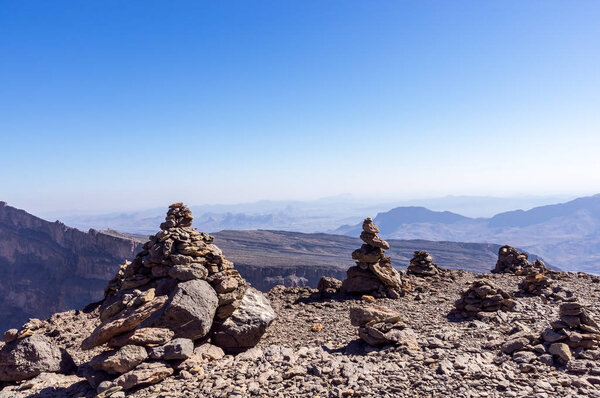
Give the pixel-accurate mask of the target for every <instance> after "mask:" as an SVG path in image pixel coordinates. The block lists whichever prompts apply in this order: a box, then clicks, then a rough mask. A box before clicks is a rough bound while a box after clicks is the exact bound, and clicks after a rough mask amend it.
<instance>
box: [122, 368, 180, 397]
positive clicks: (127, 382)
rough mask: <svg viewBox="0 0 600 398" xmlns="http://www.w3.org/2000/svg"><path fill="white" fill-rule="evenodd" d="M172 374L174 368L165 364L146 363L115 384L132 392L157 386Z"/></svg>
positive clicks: (124, 375) (123, 376) (123, 375)
mask: <svg viewBox="0 0 600 398" xmlns="http://www.w3.org/2000/svg"><path fill="white" fill-rule="evenodd" d="M172 374H173V368H171V367H170V366H169V365H168V364H167V363H165V362H144V363H141V364H140V365H138V366H137V367H136V368H135V369H133V370H130V371H129V372H127V373H125V374H122V375H121V376H119V377H118V378H117V379H115V384H116V385H118V386H121V387H123V390H130V389H132V388H136V387H141V386H147V385H150V384H156V383H158V382H161V381H163V380H164V379H166V378H167V377H169V376H171V375H172Z"/></svg>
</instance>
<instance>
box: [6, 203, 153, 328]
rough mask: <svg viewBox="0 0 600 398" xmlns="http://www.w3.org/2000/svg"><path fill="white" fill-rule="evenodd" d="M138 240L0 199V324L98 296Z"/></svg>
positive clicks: (81, 303)
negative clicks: (64, 221) (68, 223)
mask: <svg viewBox="0 0 600 398" xmlns="http://www.w3.org/2000/svg"><path fill="white" fill-rule="evenodd" d="M140 246H141V245H140V244H139V243H138V242H135V241H134V240H132V239H130V238H123V237H121V238H118V237H114V236H111V235H109V234H105V233H102V232H99V231H94V230H90V231H89V232H87V233H85V232H82V231H79V230H77V229H74V228H69V227H67V226H65V225H64V224H62V223H60V222H54V223H51V222H48V221H44V220H42V219H40V218H38V217H35V216H32V215H31V214H29V213H27V212H25V211H23V210H19V209H15V208H13V207H10V206H8V205H7V204H6V203H5V202H0V272H1V273H2V278H0V327H2V328H4V329H7V328H9V327H16V326H19V325H21V324H22V323H23V322H25V321H26V320H27V318H29V317H47V316H48V315H50V314H52V313H53V312H57V311H64V310H65V309H68V308H81V307H83V306H84V305H86V304H87V303H90V302H92V301H97V300H99V299H100V298H101V297H102V291H103V289H104V286H105V285H106V281H108V280H109V279H110V278H111V277H112V276H113V275H114V273H115V271H116V268H115V267H116V266H117V265H118V264H120V263H122V262H123V260H125V259H130V258H132V257H133V256H134V255H135V253H136V252H137V251H138V249H139V248H140Z"/></svg>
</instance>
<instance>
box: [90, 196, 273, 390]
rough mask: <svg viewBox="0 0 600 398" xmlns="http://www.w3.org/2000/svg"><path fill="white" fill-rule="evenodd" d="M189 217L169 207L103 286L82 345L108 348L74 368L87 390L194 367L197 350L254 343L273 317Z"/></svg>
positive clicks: (180, 207)
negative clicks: (154, 229)
mask: <svg viewBox="0 0 600 398" xmlns="http://www.w3.org/2000/svg"><path fill="white" fill-rule="evenodd" d="M192 221H193V217H192V214H191V212H190V210H189V209H188V208H187V207H186V206H185V205H184V204H183V203H174V204H172V205H171V206H169V210H168V212H167V217H166V219H165V222H163V223H162V224H161V225H160V231H159V232H158V233H157V234H156V235H154V236H151V237H150V240H149V241H148V242H146V243H145V244H144V246H143V250H142V251H141V252H140V253H138V255H137V256H136V258H135V259H134V260H133V261H131V262H129V261H127V262H125V263H124V264H123V265H121V267H120V268H119V271H118V272H117V274H116V276H115V277H114V278H113V279H112V280H111V281H110V282H109V283H108V286H107V287H106V289H105V298H104V301H103V302H102V304H101V306H100V308H99V317H100V321H101V323H100V325H99V326H98V327H96V329H94V331H93V332H92V333H91V334H90V335H89V336H88V337H87V338H86V339H85V340H84V341H83V342H82V344H81V347H82V349H84V350H87V349H91V348H94V347H98V346H102V345H104V344H105V343H107V345H108V347H109V348H107V350H105V351H102V352H101V353H100V354H98V355H97V356H95V357H94V358H92V359H91V360H90V361H89V362H88V363H85V364H82V365H81V366H80V367H79V369H78V373H79V375H80V376H82V377H85V378H86V379H87V380H88V382H89V383H90V384H91V385H92V387H94V388H96V387H99V388H101V389H106V388H117V389H119V388H120V389H123V390H128V389H133V388H136V387H138V386H139V385H147V384H152V383H157V382H160V381H161V380H163V379H164V378H166V377H168V376H169V375H171V374H173V373H176V372H178V371H183V370H185V371H188V372H194V369H197V366H196V365H197V362H198V361H201V358H199V357H201V356H202V352H205V351H206V350H211V351H215V352H223V350H224V351H226V352H231V353H236V352H240V351H243V350H245V349H248V348H250V347H253V346H254V345H256V344H257V343H258V341H259V340H260V338H261V336H262V335H263V334H264V332H265V331H266V328H267V327H268V325H269V324H270V323H271V322H272V321H273V320H274V318H275V312H274V311H273V309H272V308H271V306H270V303H269V301H268V299H267V298H266V297H265V296H264V295H263V294H262V293H260V292H259V291H257V290H256V289H254V288H252V287H250V286H249V285H248V283H247V282H246V281H245V280H244V279H243V278H242V277H241V275H240V274H239V273H238V272H237V271H236V270H235V269H234V268H233V263H231V262H230V261H228V260H227V259H226V258H225V257H224V256H223V253H222V252H221V250H220V249H219V248H218V247H217V246H216V245H215V244H214V243H213V237H212V236H210V235H208V234H205V233H202V232H198V231H196V229H194V228H192ZM101 384H102V385H101ZM100 385H101V386H100Z"/></svg>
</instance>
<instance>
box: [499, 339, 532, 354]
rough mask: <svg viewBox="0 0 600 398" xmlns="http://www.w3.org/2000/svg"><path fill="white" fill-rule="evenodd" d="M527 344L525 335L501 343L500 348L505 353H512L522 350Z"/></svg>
mask: <svg viewBox="0 0 600 398" xmlns="http://www.w3.org/2000/svg"><path fill="white" fill-rule="evenodd" d="M527 344H529V340H528V339H526V338H525V337H520V338H516V339H512V340H509V341H507V342H506V343H504V344H502V347H500V350H501V351H502V352H503V353H505V354H512V353H513V352H515V351H520V350H522V349H523V348H525V346H526V345H527Z"/></svg>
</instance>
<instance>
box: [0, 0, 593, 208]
mask: <svg viewBox="0 0 600 398" xmlns="http://www.w3.org/2000/svg"><path fill="white" fill-rule="evenodd" d="M49 16H51V17H49ZM598 20H600V3H597V2H587V1H583V2H579V3H577V6H575V5H573V3H568V2H559V1H543V2H542V1H531V2H521V1H490V2H460V1H459V2H451V3H448V2H429V1H424V2H381V3H372V2H368V3H365V2H355V1H350V2H336V1H332V2H325V3H318V4H317V3H310V2H296V1H291V2H283V3H278V2H260V1H259V2H253V3H251V4H250V3H247V4H244V3H237V4H224V3H220V2H216V3H215V2H189V1H182V2H177V3H161V2H152V3H148V2H137V1H131V2H125V3H123V2H119V3H116V2H113V1H106V2H101V3H98V2H84V3H76V4H72V3H55V2H44V1H31V2H29V1H28V2H10V3H9V2H4V3H3V11H2V13H0V33H1V34H2V37H3V40H2V41H0V51H1V52H2V54H3V61H4V62H2V64H1V65H0V84H1V85H2V88H3V89H2V91H3V93H2V95H1V96H0V134H1V138H2V148H3V156H2V157H0V170H2V171H1V172H0V186H1V191H0V200H5V201H7V202H8V203H10V204H11V205H14V206H16V207H20V208H24V209H26V210H28V211H31V212H33V213H48V212H69V211H73V210H76V211H110V210H111V209H112V210H115V209H124V210H131V209H147V208H153V207H162V206H164V205H165V203H171V202H175V201H179V200H184V201H186V203H190V204H192V205H197V204H201V203H248V202H253V201H257V200H264V199H272V200H290V199H292V198H294V199H296V200H313V199H316V198H320V197H327V196H332V195H337V194H339V193H340V192H347V193H350V194H353V195H358V196H362V197H372V198H373V197H374V198H377V197H388V198H425V197H440V196H445V195H484V196H502V197H514V196H523V195H527V196H548V195H566V196H572V197H574V196H584V195H589V194H593V193H596V192H597V191H598V190H599V189H598V187H600V173H598V170H600V157H599V156H598V154H597V150H598V148H599V147H600V133H599V128H600V120H599V118H600V114H599V113H598V109H600V73H599V71H600V52H599V51H597V49H598V48H600V24H598V22H597V21H598Z"/></svg>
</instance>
